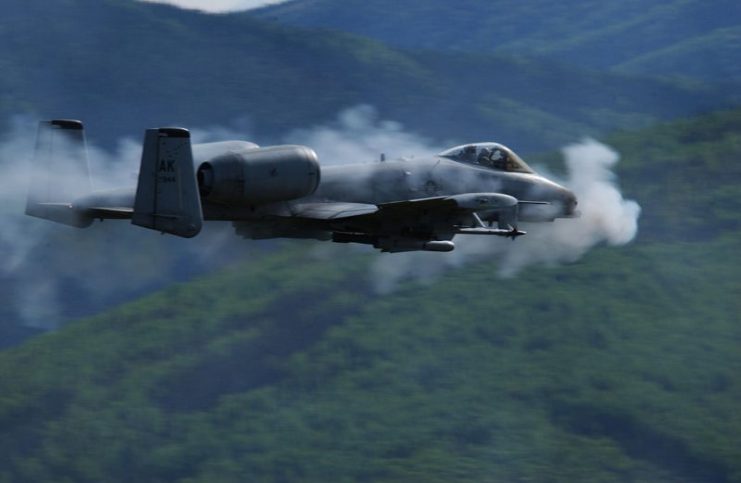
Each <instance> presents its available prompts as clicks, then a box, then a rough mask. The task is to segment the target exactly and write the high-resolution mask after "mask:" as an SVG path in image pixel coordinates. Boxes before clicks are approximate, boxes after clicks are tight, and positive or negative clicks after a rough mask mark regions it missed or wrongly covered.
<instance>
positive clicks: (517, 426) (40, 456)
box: [0, 111, 741, 482]
mask: <svg viewBox="0 0 741 483" xmlns="http://www.w3.org/2000/svg"><path fill="white" fill-rule="evenodd" d="M740 123H741V111H732V112H724V113H719V114H716V115H713V116H708V117H704V118H700V119H696V120H691V121H683V122H680V123H674V124H670V125H666V126H662V127H658V128H656V129H653V130H650V131H647V132H642V133H623V134H620V135H619V136H617V137H615V138H614V140H613V141H614V143H615V145H616V147H617V148H618V149H619V150H620V151H621V152H623V153H624V155H625V160H624V173H623V174H624V175H625V178H624V179H623V183H624V185H625V188H626V191H629V192H631V193H633V194H635V196H637V197H638V201H639V202H640V203H641V204H642V205H643V206H644V208H645V209H649V206H651V204H652V203H656V202H660V201H662V200H664V201H670V200H672V199H674V200H675V201H676V202H675V203H663V204H661V205H660V207H659V208H657V209H656V210H655V211H653V212H650V211H649V214H650V217H649V218H651V219H652V220H651V221H652V223H651V224H648V226H646V225H647V222H646V220H645V219H642V222H643V225H642V231H646V230H648V235H647V236H645V237H642V238H641V239H639V241H638V242H637V243H635V244H633V245H632V246H628V247H623V248H619V249H613V248H600V249H597V250H595V251H594V252H592V253H591V254H589V255H588V256H587V257H585V258H584V259H583V260H582V261H581V262H579V263H576V264H571V265H568V266H563V267H560V268H550V269H545V268H532V269H529V270H527V271H526V272H524V273H522V274H520V275H519V276H517V277H515V278H510V279H500V278H497V277H496V276H495V275H494V270H495V268H496V265H495V263H477V264H471V265H468V266H464V267H463V268H460V269H458V270H454V271H452V272H449V273H447V274H445V275H443V276H441V277H440V278H439V279H437V280H430V281H429V284H424V285H422V284H416V283H407V284H404V285H402V286H401V287H399V289H398V290H397V291H395V292H394V293H391V294H388V295H385V296H379V295H377V294H374V292H373V291H372V290H370V288H369V286H368V283H369V279H368V272H369V270H368V266H369V264H372V263H373V262H374V256H371V255H364V254H354V253H353V252H350V251H348V250H347V249H346V248H347V247H341V248H339V251H338V252H331V255H330V256H326V254H325V255H322V252H321V251H316V252H313V255H312V250H311V248H310V247H311V245H308V244H306V243H297V244H288V245H285V246H284V247H283V249H282V250H278V251H273V252H269V253H267V252H266V253H265V254H264V256H263V257H262V258H260V259H258V260H255V261H251V262H249V263H246V264H243V265H237V266H234V267H232V268H231V269H229V270H227V271H224V272H222V273H218V274H214V275H210V276H208V277H204V278H202V279H200V280H197V281H195V282H192V283H189V284H182V285H177V286H174V287H171V288H169V289H167V290H165V291H163V292H160V293H157V294H155V295H152V296H150V297H147V298H144V299H142V300H140V301H137V302H135V303H131V304H127V305H125V306H123V307H121V308H119V309H116V310H113V311H111V312H109V313H106V314H103V315H100V316H98V317H94V318H91V319H87V320H83V321H80V322H78V323H75V324H72V325H70V326H68V327H65V328H64V329H62V330H60V331H58V332H57V333H53V334H47V335H44V336H41V337H37V338H35V339H34V340H32V341H30V342H28V343H27V344H25V345H24V346H22V347H19V348H16V349H12V350H9V351H6V352H4V353H2V354H0V428H2V431H0V449H1V450H2V451H0V455H2V456H0V481H13V482H16V481H48V480H59V481H125V480H126V481H128V480H137V481H188V482H196V481H198V482H200V481H203V482H205V481H296V480H307V481H327V480H332V481H354V480H372V481H524V480H531V481H532V480H534V481H564V482H566V481H568V482H571V481H608V482H614V481H646V482H648V481H650V482H662V481H666V482H670V481H693V482H717V481H741V465H740V464H739V462H740V461H741V453H740V452H739V451H740V450H739V447H738V445H737V444H736V443H737V435H738V433H739V431H741V426H740V425H741V420H739V418H738V417H737V408H738V405H739V402H740V401H741V378H740V377H739V374H741V353H739V351H738V343H739V340H741V325H739V317H738V314H739V312H740V310H741V305H740V304H741V303H740V302H739V301H740V300H741V298H739V290H741V278H740V277H739V273H741V271H740V270H741V266H739V264H740V261H739V258H738V256H737V254H738V252H739V249H740V248H741V246H740V245H741V242H740V241H739V240H741V236H740V235H741V233H740V232H739V230H738V226H737V225H734V224H728V223H727V222H728V221H729V220H728V218H727V217H728V216H729V215H728V213H729V212H735V213H737V211H734V210H735V207H734V206H709V207H707V209H706V210H705V212H704V216H702V217H701V218H699V219H697V220H695V216H694V215H692V214H691V215H690V216H689V220H690V221H691V225H690V226H693V227H695V228H697V229H698V230H699V231H701V232H703V233H705V236H704V237H701V238H697V239H687V240H684V241H679V240H677V239H676V238H675V237H674V236H672V232H671V230H672V229H673V227H674V223H675V220H674V217H678V216H680V215H682V214H684V213H685V210H686V208H687V207H688V206H691V203H692V202H693V201H694V196H695V194H696V192H695V191H692V190H685V189H683V188H684V187H685V185H688V186H690V187H692V186H697V185H693V184H692V183H706V186H707V187H708V192H709V194H708V195H707V196H708V198H698V199H697V202H698V203H699V204H700V205H703V204H706V202H707V201H708V200H710V199H711V197H712V194H715V195H716V196H720V197H721V199H724V200H726V199H730V196H731V195H732V194H733V193H736V195H738V191H739V188H738V186H739V185H738V183H737V182H734V181H733V180H736V179H738V177H739V175H740V174H741V172H740V171H739V168H738V163H732V162H727V163H726V164H723V166H724V167H725V169H723V168H718V167H717V166H715V164H716V163H719V162H723V163H725V162H726V161H727V160H732V159H734V158H735V157H736V156H737V154H738V151H737V150H738V149H739V146H741V143H740V142H739V140H741V135H740V134H739V131H738V130H737V129H736V127H737V126H738V125H739V124H740ZM686 163H688V164H689V166H691V167H693V168H696V170H695V171H689V173H690V174H687V171H688V166H684V165H685V164H686ZM652 166H661V167H662V168H665V169H661V170H657V171H651V169H650V167H652ZM718 170H719V171H720V172H722V173H723V176H724V178H727V179H718V178H717V177H716V174H717V172H718ZM641 173H643V174H644V175H643V176H639V175H640V174H641ZM670 187H677V190H676V192H672V193H669V192H668V191H669V188H670ZM726 195H728V196H729V198H722V197H723V196H726ZM698 196H704V194H698ZM725 210H728V212H727V211H725ZM736 218H737V216H736V217H735V218H733V219H736ZM665 231H667V232H666V233H665ZM338 253H339V254H341V255H338ZM340 260H341V261H340Z"/></svg>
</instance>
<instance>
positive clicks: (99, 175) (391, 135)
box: [0, 106, 640, 328]
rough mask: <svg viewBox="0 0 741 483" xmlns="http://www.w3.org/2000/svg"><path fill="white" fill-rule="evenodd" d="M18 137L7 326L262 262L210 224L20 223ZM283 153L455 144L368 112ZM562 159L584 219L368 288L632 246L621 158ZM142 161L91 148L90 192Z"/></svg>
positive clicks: (631, 209)
mask: <svg viewBox="0 0 741 483" xmlns="http://www.w3.org/2000/svg"><path fill="white" fill-rule="evenodd" d="M14 125H15V128H14V130H13V131H12V132H10V133H8V135H6V136H4V137H3V138H2V140H0V170H2V171H1V172H2V173H3V176H2V178H0V203H2V208H0V250H2V253H3V256H2V257H1V258H0V287H2V289H3V290H2V292H0V305H2V307H3V309H2V310H3V312H2V314H1V315H3V316H4V319H5V322H3V323H9V322H8V321H9V320H10V321H12V320H14V319H16V320H21V321H22V322H23V323H24V324H26V325H30V326H35V327H43V328H54V327H56V326H58V325H59V324H60V323H62V322H64V321H65V320H66V319H68V318H72V317H77V316H80V315H87V314H90V313H94V312H95V311H96V310H100V309H102V308H104V307H106V306H110V305H111V304H113V303H118V302H122V301H124V300H126V299H130V298H133V297H135V296H137V295H138V294H141V293H145V292H147V291H150V290H152V289H154V288H156V287H160V286H162V285H165V284H167V283H170V282H172V281H176V280H183V279H184V278H187V277H189V276H191V275H193V274H194V273H202V272H203V271H206V270H209V269H213V268H218V267H219V266H221V265H222V264H223V263H225V262H227V261H230V260H234V259H235V258H244V257H245V256H248V255H249V254H250V253H256V252H259V247H258V246H257V245H256V244H255V243H254V242H249V241H244V240H241V239H240V238H238V237H236V236H234V234H233V231H232V230H231V228H230V227H229V226H224V225H223V224H222V225H221V226H217V227H214V225H215V224H214V223H213V222H212V223H207V224H206V225H205V228H204V232H203V233H202V234H201V235H199V236H198V237H197V238H196V239H194V240H195V241H194V240H183V239H179V238H177V237H171V236H167V237H162V236H160V235H159V234H157V233H155V232H152V231H149V230H142V229H132V227H131V226H130V225H129V224H128V223H125V222H116V221H106V222H105V223H102V224H96V225H94V226H93V227H91V228H89V229H86V230H78V229H74V228H70V227H65V226H60V225H57V224H55V223H51V222H46V221H42V220H36V219H32V218H29V217H26V216H24V215H23V209H24V204H25V198H26V186H27V169H26V168H27V164H28V163H27V162H26V161H28V159H29V158H30V157H31V156H32V153H33V148H34V141H35V135H36V126H35V123H33V122H31V121H29V120H27V119H25V120H24V119H19V120H16V122H15V123H14ZM192 137H193V140H194V142H202V141H215V140H224V139H249V136H245V135H244V133H238V132H234V131H233V130H230V129H224V128H215V127H212V128H208V129H194V130H192ZM257 141H259V140H257ZM283 141H284V142H290V143H300V144H305V145H308V146H311V147H312V148H314V149H315V150H316V151H317V153H318V154H319V156H320V160H321V162H322V164H323V165H331V164H347V163H371V162H374V161H376V160H378V158H379V156H380V155H381V153H385V154H386V156H387V157H388V158H389V159H393V158H403V157H407V158H409V157H413V156H415V155H416V156H427V155H430V154H433V153H435V152H439V151H440V150H442V149H443V148H445V147H447V145H452V144H453V143H452V142H451V143H445V146H435V145H433V143H432V142H431V141H430V140H428V139H425V138H423V137H421V136H418V135H415V134H412V133H410V132H408V131H405V130H404V128H403V126H401V125H400V124H398V123H395V122H391V121H385V120H382V119H380V118H379V116H378V113H377V112H376V110H375V109H374V108H372V107H370V106H357V107H354V108H351V109H347V110H345V111H343V112H341V113H340V114H339V115H338V117H337V119H336V121H335V122H333V123H330V124H328V125H320V126H316V127H313V128H307V129H302V130H297V131H293V132H291V133H289V134H288V135H286V136H285V137H284V138H283ZM563 153H564V157H565V162H566V166H567V172H568V175H567V177H566V178H565V179H563V180H560V181H561V183H562V184H564V185H566V186H568V187H570V188H571V189H572V190H573V191H575V193H576V194H577V196H578V197H579V208H580V210H581V212H582V216H581V218H578V219H568V220H557V221H556V222H554V223H540V224H532V225H531V226H528V227H524V228H525V229H527V230H528V231H529V233H528V235H527V236H525V237H521V238H520V239H518V240H517V241H516V242H511V241H509V240H503V239H500V238H498V237H477V236H469V237H465V236H458V237H457V238H456V240H455V242H456V250H455V251H454V252H452V253H447V254H442V253H425V252H416V253H401V254H380V253H378V254H375V255H374V257H375V260H374V262H373V266H372V271H371V275H370V276H371V277H372V281H373V283H374V286H375V288H376V290H377V291H378V292H380V293H384V292H388V291H391V290H393V289H394V288H395V287H396V286H397V284H398V283H399V282H401V281H403V280H408V279H412V280H417V281H420V282H423V283H424V282H430V281H433V280H435V278H436V276H438V275H439V274H441V273H443V272H445V271H446V270H449V269H451V268H453V267H458V266H461V265H463V264H466V263H468V262H472V261H481V260H486V261H494V262H496V266H497V267H498V273H499V275H500V276H512V275H514V274H516V273H517V272H518V271H520V270H522V269H523V268H525V267H527V266H529V265H532V264H546V265H553V264H557V263H561V262H569V261H573V260H576V259H578V258H579V257H581V256H582V255H583V254H584V253H586V252H587V251H588V250H589V249H590V248H592V247H594V246H595V245H598V244H600V243H606V244H612V245H620V244H624V243H628V242H629V241H630V240H632V239H633V237H634V236H635V234H636V231H637V219H638V216H639V214H640V208H639V206H638V205H637V204H636V203H635V202H634V201H630V200H624V199H623V197H622V195H621V193H620V191H619V189H618V188H617V185H616V180H615V176H614V174H613V172H612V169H613V168H614V166H615V164H616V163H617V162H618V155H617V153H615V152H614V151H613V150H611V149H610V148H608V147H607V146H604V145H602V144H600V143H598V142H596V141H593V140H585V141H583V142H581V143H578V144H575V145H572V146H567V147H566V148H564V150H563ZM140 155H141V144H140V143H139V142H138V141H134V140H130V139H124V140H122V141H120V142H119V143H118V145H117V147H116V149H115V150H114V151H113V152H107V151H104V150H101V149H99V148H96V147H95V146H89V158H90V160H91V171H92V174H93V178H94V180H95V181H96V183H95V187H96V188H99V189H100V188H109V187H114V186H116V187H120V186H122V185H124V186H126V185H129V186H133V185H134V184H135V183H136V173H137V172H138V163H139V157H140ZM216 225H218V224H216ZM351 247H353V245H341V246H335V245H331V244H321V245H319V248H318V249H317V250H316V251H315V254H319V253H325V254H326V253H327V252H331V253H334V254H336V253H337V251H338V250H341V251H343V252H346V250H349V249H353V248H351ZM354 249H358V250H366V251H368V250H370V249H369V248H368V247H366V246H355V248H354ZM335 259H336V257H335Z"/></svg>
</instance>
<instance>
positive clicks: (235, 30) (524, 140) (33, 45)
mask: <svg viewBox="0 0 741 483" xmlns="http://www.w3.org/2000/svg"><path fill="white" fill-rule="evenodd" d="M0 45H3V48H2V49H0V67H2V69H3V73H4V75H3V78H2V79H0V87H2V89H3V94H2V95H0V116H1V118H7V117H9V116H12V115H17V114H19V113H30V114H32V115H33V116H34V117H38V118H49V117H52V118H53V117H74V118H80V119H82V120H83V121H86V122H87V124H88V126H89V128H90V135H91V136H92V138H93V139H99V140H103V141H111V140H114V139H117V138H119V137H120V136H122V135H130V136H136V137H138V136H140V135H141V130H142V129H143V128H145V127H148V126H161V125H183V126H186V127H199V126H200V127H203V126H213V125H218V126H224V125H237V126H239V128H240V129H244V130H245V131H249V132H250V134H252V135H253V136H257V138H258V139H257V140H258V141H259V142H261V143H265V142H269V140H271V139H276V138H278V137H280V136H282V135H285V133H286V132H288V131H290V130H291V129H295V128H299V127H307V126H311V125H314V124H317V123H323V122H328V121H330V120H332V119H334V118H335V116H336V115H337V113H338V112H339V111H341V110H342V109H345V108H347V107H350V106H354V105H357V104H371V105H373V106H375V107H376V108H377V109H378V110H379V111H380V113H381V115H382V116H383V117H384V118H386V119H393V120H396V121H399V122H401V123H403V124H404V125H407V126H412V127H413V129H414V130H415V131H417V132H420V133H422V134H425V135H427V136H433V137H436V138H439V139H454V140H457V141H460V142H464V141H468V140H470V139H489V138H490V137H491V136H492V133H495V134H496V136H497V137H498V138H499V139H502V140H506V141H507V142H509V143H511V144H519V145H527V147H528V148H531V149H544V148H553V147H555V146H557V145H558V144H560V143H563V142H565V141H567V140H571V139H573V138H574V137H576V136H579V135H584V134H592V135H595V134H599V133H604V132H607V131H609V130H612V129H615V128H618V127H629V126H636V125H644V126H645V125H648V124H650V123H651V122H654V121H655V120H657V119H670V118H673V117H676V116H682V115H687V114H689V113H695V112H698V111H707V110H711V109H714V108H717V107H719V106H722V105H725V104H727V103H728V102H729V101H730V100H731V99H733V98H734V96H736V93H735V92H734V91H732V90H727V89H718V88H715V87H704V86H697V85H682V84H676V83H674V82H670V81H658V80H654V79H646V78H636V77H631V76H625V75H614V74H610V73H599V72H592V71H589V70H586V69H577V70H575V69H574V68H573V67H564V66H560V65H559V64H555V63H553V62H545V61H534V60H529V61H523V60H520V59H517V58H513V57H511V56H506V55H500V54H497V55H492V54H490V53H487V52H479V51H474V52H469V53H468V54H467V55H457V54H452V53H447V54H432V53H430V52H427V53H419V52H416V51H406V50H400V49H398V48H394V47H389V46H387V45H385V44H383V43H381V42H378V41H375V40H370V39H367V38H363V37H358V36H354V35H350V34H346V33H341V32H330V31H327V30H310V29H301V28H296V27H291V26H285V25H279V24H275V23H270V22H267V21H263V20H258V19H256V18H254V17H252V16H250V15H205V14H201V13H198V12H193V11H183V10H178V9H176V8H172V7H168V6H164V5H156V4H150V3H140V2H133V1H130V0H106V1H97V0H69V1H65V2H52V3H49V2H43V1H40V0H30V1H20V0H13V1H12V2H10V4H9V5H8V6H7V7H6V8H5V10H4V15H3V17H2V19H0ZM533 133H539V135H538V136H533Z"/></svg>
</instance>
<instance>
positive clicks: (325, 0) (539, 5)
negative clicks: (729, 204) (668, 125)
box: [250, 0, 741, 81]
mask: <svg viewBox="0 0 741 483" xmlns="http://www.w3.org/2000/svg"><path fill="white" fill-rule="evenodd" d="M389 12H393V15H389ZM250 15H254V16H258V17H260V18H265V19H270V20H273V21H277V22H281V23H285V24H293V25H301V26H306V27H323V28H330V29H335V30H339V31H345V32H353V33H357V34H360V35H364V36H367V37H370V38H374V39H378V40H380V41H382V42H385V43H389V44H391V45H397V46H402V47H405V48H412V49H420V48H421V49H430V50H447V49H450V50H458V51H469V52H490V53H507V54H510V55H525V56H531V57H532V56H535V57H548V58H551V59H556V60H560V61H565V62H568V63H571V64H576V65H582V66H589V67H593V68H599V69H616V70H622V71H624V72H632V73H642V74H648V75H677V76H683V77H689V78H696V79H702V80H705V81H713V80H714V81H726V80H729V79H735V80H736V81H738V80H739V79H741V68H740V67H739V65H738V62H734V61H733V59H734V58H737V57H738V56H739V52H740V50H739V49H741V44H739V42H738V38H739V27H738V21H739V19H740V18H741V9H739V4H738V2H735V1H733V0H721V1H714V2H704V1H702V0H689V1H687V0H670V1H666V0H650V1H646V0H629V1H623V2H599V1H592V0H586V1H585V0H568V1H563V2H558V3H554V2H549V1H546V0H534V1H532V0H531V1H528V2H517V1H513V0H496V1H482V0H463V1H458V2H445V1H443V0H435V1H426V2H413V1H407V2H391V1H388V0H382V1H375V2H362V1H359V0H343V1H338V0H293V1H289V2H286V3H283V4H279V5H274V6H269V7H266V8H264V9H262V10H259V11H257V12H254V13H250Z"/></svg>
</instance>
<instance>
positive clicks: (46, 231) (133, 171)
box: [0, 118, 246, 329]
mask: <svg viewBox="0 0 741 483" xmlns="http://www.w3.org/2000/svg"><path fill="white" fill-rule="evenodd" d="M232 134H233V133H231V132H229V131H227V130H219V129H214V130H213V131H209V130H197V131H196V132H195V133H194V137H195V138H197V139H215V138H220V137H223V136H229V135H232ZM35 137H36V123H35V122H33V121H31V120H29V119H23V118H18V119H15V120H14V122H13V129H12V130H11V131H10V132H8V133H7V134H6V135H5V136H3V137H2V139H0V172H1V173H2V177H0V204H1V205H2V208H0V253H2V254H3V256H2V257H0V287H2V290H1V291H0V305H1V306H2V307H3V308H2V315H3V320H2V323H3V324H12V323H21V324H23V325H27V326H31V327H37V328H43V329H53V328H56V327H58V326H59V325H60V324H61V323H63V322H65V321H66V320H68V319H70V318H74V317H79V316H83V315H89V314H92V313H94V312H95V311H97V310H101V309H103V308H105V307H107V306H110V305H112V304H115V303H120V302H123V301H125V300H127V299H131V298H133V297H136V296H138V295H140V294H143V293H145V292H146V291H149V290H153V289H155V288H157V287H160V286H163V285H165V284H167V283H171V282H173V281H178V280H183V279H184V278H188V277H189V276H192V275H193V274H195V273H201V272H203V271H204V270H208V269H210V268H213V267H219V266H221V265H222V264H223V263H224V262H225V261H227V260H228V259H229V258H235V257H242V256H243V255H244V253H245V251H246V247H243V246H244V243H243V242H242V241H241V240H239V239H237V238H236V237H234V235H233V232H232V230H230V229H228V228H230V227H228V226H225V224H218V223H217V224H214V223H209V224H208V225H207V227H206V229H204V232H203V233H202V235H201V236H199V237H198V241H196V242H193V241H190V240H183V239H180V238H177V237H171V236H168V237H163V236H160V235H159V234H158V233H156V232H153V231H149V230H141V229H138V228H137V229H134V228H132V227H131V226H130V224H129V223H127V222H125V221H106V222H104V223H96V224H94V225H93V226H92V227H90V228H88V229H85V230H79V229H76V228H71V227H67V226H62V225H59V224H56V223H52V222H49V221H45V220H38V219H34V218H30V217H27V216H25V215H24V214H23V211H24V208H25V200H26V194H27V187H28V179H29V177H28V174H29V169H28V168H29V164H30V163H29V161H30V159H31V158H32V156H33V152H34V143H35ZM140 156H141V143H140V142H138V141H134V140H131V139H122V140H121V141H119V143H118V144H117V146H116V148H115V149H114V150H113V151H111V152H108V151H104V150H102V149H100V148H98V147H96V146H94V145H89V146H88V157H89V159H90V171H91V174H92V177H93V181H94V183H93V188H94V189H107V188H113V187H122V186H135V184H136V176H137V173H138V171H139V159H140ZM78 181H79V180H74V179H67V178H64V179H58V180H57V182H59V183H64V184H66V185H72V186H74V185H75V183H77V184H79V182H78ZM225 228H226V229H225ZM227 243H228V244H230V245H229V247H228V249H225V244H227Z"/></svg>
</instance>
